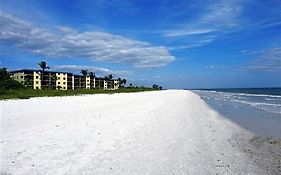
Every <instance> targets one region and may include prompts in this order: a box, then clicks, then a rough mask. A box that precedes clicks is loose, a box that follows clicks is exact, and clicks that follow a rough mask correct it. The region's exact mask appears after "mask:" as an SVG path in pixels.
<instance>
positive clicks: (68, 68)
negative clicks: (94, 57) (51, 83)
mask: <svg viewBox="0 0 281 175" xmlns="http://www.w3.org/2000/svg"><path fill="white" fill-rule="evenodd" d="M52 69H53V70H58V71H66V72H80V71H81V70H82V69H87V70H88V71H90V72H95V73H96V74H99V75H108V74H113V75H114V76H124V75H130V74H132V72H131V71H124V70H122V71H119V70H117V71H116V70H110V69H107V68H103V67H95V66H79V65H59V66H53V67H52Z"/></svg>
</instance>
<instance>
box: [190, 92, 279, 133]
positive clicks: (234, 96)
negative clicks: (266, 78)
mask: <svg viewBox="0 0 281 175" xmlns="http://www.w3.org/2000/svg"><path fill="white" fill-rule="evenodd" d="M194 92H195V93H197V94H198V95H199V96H200V97H201V98H202V99H203V100H204V101H205V102H206V103H207V104H208V105H209V106H210V107H212V108H213V109H214V110H216V111H217V112H218V113H220V114H222V115H223V116H224V117H227V118H229V119H231V120H232V121H234V122H236V123H237V124H239V125H240V126H242V127H244V128H245V129H247V130H249V131H252V132H254V133H256V134H259V135H266V136H273V137H280V138H281V88H239V89H207V90H194Z"/></svg>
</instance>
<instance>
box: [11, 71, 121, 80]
mask: <svg viewBox="0 0 281 175" xmlns="http://www.w3.org/2000/svg"><path fill="white" fill-rule="evenodd" d="M27 71H32V72H33V71H36V72H42V70H41V69H19V70H13V71H9V72H10V73H16V72H27ZM44 72H45V73H64V74H70V75H74V76H76V77H84V75H78V74H73V73H70V72H61V71H44ZM95 79H99V80H108V79H107V78H104V77H95ZM113 80H117V79H112V81H113Z"/></svg>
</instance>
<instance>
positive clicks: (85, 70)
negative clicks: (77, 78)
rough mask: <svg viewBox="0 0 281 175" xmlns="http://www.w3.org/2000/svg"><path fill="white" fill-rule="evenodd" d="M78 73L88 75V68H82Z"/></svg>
mask: <svg viewBox="0 0 281 175" xmlns="http://www.w3.org/2000/svg"><path fill="white" fill-rule="evenodd" d="M80 73H81V74H82V75H84V76H85V77H86V76H87V75H88V70H87V69H82V70H81V71H80Z"/></svg>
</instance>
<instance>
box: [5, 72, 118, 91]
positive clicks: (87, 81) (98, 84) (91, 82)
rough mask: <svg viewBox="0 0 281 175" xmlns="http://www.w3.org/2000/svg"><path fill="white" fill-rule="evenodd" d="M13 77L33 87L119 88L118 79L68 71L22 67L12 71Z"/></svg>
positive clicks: (73, 88) (61, 88) (66, 88)
mask: <svg viewBox="0 0 281 175" xmlns="http://www.w3.org/2000/svg"><path fill="white" fill-rule="evenodd" d="M10 74H11V77H12V78H13V79H14V80H16V81H18V82H20V83H22V84H24V85H25V86H26V87H29V88H33V89H57V90H68V89H72V90H75V89H104V90H116V89H119V87H120V86H119V81H118V80H114V79H112V80H109V79H106V78H101V77H90V76H83V75H75V74H72V73H67V72H54V71H44V72H42V71H41V70H32V69H22V70H16V71H11V72H10Z"/></svg>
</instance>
